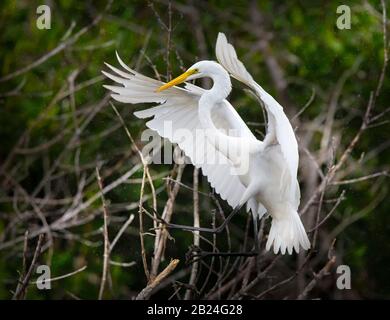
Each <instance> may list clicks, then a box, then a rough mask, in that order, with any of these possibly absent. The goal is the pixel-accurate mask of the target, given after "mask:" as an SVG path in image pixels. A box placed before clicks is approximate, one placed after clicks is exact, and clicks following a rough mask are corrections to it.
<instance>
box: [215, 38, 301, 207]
mask: <svg viewBox="0 0 390 320" xmlns="http://www.w3.org/2000/svg"><path fill="white" fill-rule="evenodd" d="M216 56H217V59H218V61H219V63H220V64H221V65H222V66H223V67H224V68H225V69H226V70H227V71H228V72H229V73H230V74H231V76H232V77H234V78H236V79H237V80H239V81H241V82H243V83H244V84H246V85H247V86H248V87H249V88H251V90H252V91H253V92H254V93H255V94H256V95H257V96H258V97H259V98H260V99H261V100H262V101H263V103H264V105H265V108H266V110H267V113H268V118H269V119H268V128H267V135H271V134H275V137H276V139H277V141H278V143H279V144H280V147H281V151H282V154H283V156H284V158H285V160H286V162H287V166H288V169H289V173H290V178H291V186H292V188H291V189H290V192H292V194H291V196H292V200H293V201H294V204H295V206H296V207H298V205H299V201H300V195H299V185H298V184H297V182H296V177H297V171H298V162H299V155H298V144H297V140H296V138H295V134H294V130H293V128H292V126H291V123H290V121H289V120H288V118H287V116H286V114H285V113H284V111H283V107H282V106H281V105H280V104H279V103H278V102H277V101H276V100H275V99H274V98H273V97H272V96H271V95H270V94H269V93H268V92H266V91H265V90H264V89H263V88H262V87H261V86H260V85H259V84H258V83H256V82H255V81H254V80H253V78H252V76H251V75H250V74H249V72H248V71H247V70H246V68H245V66H244V64H243V63H242V62H241V61H240V60H239V59H238V57H237V54H236V51H235V49H234V47H233V46H232V45H231V44H230V43H228V41H227V39H226V36H225V35H224V34H223V33H219V34H218V38H217V44H216ZM266 140H267V137H266V139H265V141H266Z"/></svg>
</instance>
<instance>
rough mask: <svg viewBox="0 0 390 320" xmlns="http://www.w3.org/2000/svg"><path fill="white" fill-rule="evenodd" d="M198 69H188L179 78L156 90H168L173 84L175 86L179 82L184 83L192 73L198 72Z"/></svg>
mask: <svg viewBox="0 0 390 320" xmlns="http://www.w3.org/2000/svg"><path fill="white" fill-rule="evenodd" d="M196 71H197V70H196V69H192V70H187V71H186V72H184V73H183V74H181V75H180V76H178V77H177V78H175V79H173V80H171V81H169V82H168V83H166V84H164V85H162V86H161V87H160V88H158V89H157V90H156V92H160V91H163V90H166V89H168V88H170V87H173V86H175V85H177V84H180V83H183V82H184V81H186V79H187V78H188V77H189V76H190V75H192V74H194V73H196Z"/></svg>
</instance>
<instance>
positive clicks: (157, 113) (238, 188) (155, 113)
mask: <svg viewBox="0 0 390 320" xmlns="http://www.w3.org/2000/svg"><path fill="white" fill-rule="evenodd" d="M117 58H118V60H119V63H120V64H121V66H122V67H123V68H124V69H126V72H124V71H122V70H119V69H117V68H115V67H113V66H111V65H109V64H106V65H107V66H108V67H109V68H110V69H111V70H112V71H113V72H114V73H115V74H111V73H108V72H104V71H103V74H104V75H106V76H107V77H108V78H110V79H111V80H113V81H115V82H116V83H118V84H120V85H121V86H108V85H105V87H106V88H107V89H109V90H111V91H112V92H113V94H112V97H113V98H114V99H115V100H117V101H120V102H124V103H134V104H135V103H158V105H156V106H154V107H152V108H148V109H145V110H142V111H137V112H134V114H135V116H137V117H138V118H142V119H143V118H150V117H153V119H152V120H150V121H148V122H147V123H146V125H147V126H148V127H149V128H150V129H152V130H154V131H157V132H158V133H159V135H160V136H162V137H164V138H167V139H169V140H170V141H171V142H172V143H177V144H178V145H179V147H180V148H181V149H182V150H183V151H184V153H185V154H186V155H187V156H188V157H189V158H190V159H191V162H192V163H193V164H194V165H195V166H196V167H198V168H201V169H202V172H203V174H204V175H205V176H207V179H208V181H209V182H210V184H211V186H212V187H214V188H215V190H216V192H217V193H219V194H220V196H221V198H222V199H224V200H226V201H227V202H228V203H229V205H230V206H232V207H233V208H234V207H236V206H237V205H238V203H239V200H240V198H241V196H242V194H243V193H244V191H245V187H244V185H243V184H242V183H241V181H240V179H239V178H238V176H237V175H235V174H234V167H233V165H232V163H231V162H230V160H228V159H227V158H226V157H225V156H224V155H223V154H222V153H221V152H219V151H218V150H216V149H215V147H214V146H213V145H212V144H211V143H210V142H209V141H208V139H206V138H205V137H204V136H202V135H200V137H199V136H198V139H199V140H197V141H196V146H195V143H194V141H193V140H191V139H184V140H182V139H180V137H181V136H180V135H177V133H179V132H180V130H182V129H187V130H190V132H191V134H192V137H195V135H196V133H195V132H196V129H201V128H202V127H201V123H200V120H199V117H198V101H199V98H200V96H201V94H202V93H203V92H204V89H202V88H200V87H197V86H195V85H192V84H189V83H187V84H186V85H185V88H184V89H183V88H179V87H176V86H174V87H171V88H169V89H167V90H164V91H163V92H156V89H157V88H159V87H160V86H162V85H163V84H164V83H163V82H161V81H158V80H155V79H151V78H149V77H146V76H143V75H141V74H140V73H138V72H136V71H134V70H132V69H130V68H129V67H128V66H127V65H126V64H125V63H124V62H123V61H122V60H121V59H120V57H119V56H118V55H117ZM224 103H225V104H226V106H224V107H222V108H218V109H219V110H218V111H217V112H216V113H215V114H214V115H213V117H214V119H213V121H214V122H215V125H216V126H217V127H218V128H224V129H226V130H227V129H229V128H235V129H239V130H240V132H241V133H242V135H244V136H245V135H252V133H251V132H250V130H249V129H248V128H247V127H246V125H245V123H244V122H243V120H242V119H241V118H240V117H239V116H238V114H237V113H236V111H235V110H234V108H233V107H232V106H231V105H230V104H229V103H228V102H227V101H226V102H224ZM164 124H169V126H170V128H172V129H171V130H166V128H165V127H164ZM252 136H253V135H252ZM202 146H204V147H203V148H202ZM199 153H203V155H202V154H199ZM202 156H203V159H207V158H208V157H210V156H211V157H213V156H215V157H218V159H220V161H218V162H215V161H214V162H213V161H202ZM248 209H249V208H248ZM259 210H262V209H259Z"/></svg>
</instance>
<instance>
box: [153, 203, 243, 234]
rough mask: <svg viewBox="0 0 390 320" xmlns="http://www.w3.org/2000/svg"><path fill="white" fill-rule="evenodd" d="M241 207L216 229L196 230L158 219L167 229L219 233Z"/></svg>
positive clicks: (195, 228)
mask: <svg viewBox="0 0 390 320" xmlns="http://www.w3.org/2000/svg"><path fill="white" fill-rule="evenodd" d="M241 207H242V205H241V206H237V207H236V208H234V210H233V211H232V212H231V213H230V214H229V215H228V217H227V218H226V219H225V221H224V222H222V224H221V225H220V226H218V227H217V228H202V227H200V228H197V227H192V226H184V225H180V224H174V223H167V222H165V221H164V220H163V219H159V220H160V222H161V223H163V224H164V225H165V227H166V228H169V229H181V230H186V231H200V232H211V233H220V232H222V231H223V230H224V229H225V227H226V225H227V224H228V223H229V221H230V220H231V219H232V218H233V217H234V216H235V215H236V214H237V213H238V212H239V211H240V209H241Z"/></svg>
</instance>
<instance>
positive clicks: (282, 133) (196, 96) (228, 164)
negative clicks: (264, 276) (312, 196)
mask: <svg viewBox="0 0 390 320" xmlns="http://www.w3.org/2000/svg"><path fill="white" fill-rule="evenodd" d="M216 56H217V59H218V61H219V63H217V62H215V61H199V62H197V63H195V64H194V65H193V66H191V67H190V68H189V69H187V71H186V72H184V73H183V74H182V75H180V76H179V77H177V78H175V79H173V80H172V81H170V82H168V83H165V84H164V83H163V82H161V81H158V80H154V79H151V78H149V77H146V76H144V75H142V74H140V73H138V72H136V71H134V70H132V69H130V68H129V67H128V66H127V65H126V64H125V63H124V62H123V61H122V60H121V59H120V58H119V55H118V54H117V58H118V61H119V63H120V65H121V66H122V67H123V68H124V69H125V70H126V71H127V72H125V71H122V70H119V69H117V68H115V67H113V66H111V65H109V64H106V65H107V66H108V67H109V68H110V69H111V70H112V71H113V72H115V74H116V75H113V74H110V73H107V72H104V71H103V73H104V74H105V75H106V76H107V77H108V78H110V79H112V80H113V81H115V82H117V83H119V84H121V85H122V86H109V85H106V86H105V87H106V88H107V89H109V90H111V91H112V92H113V94H112V98H114V99H115V100H117V101H120V102H123V103H132V104H136V103H158V105H157V106H155V107H153V108H149V109H146V110H143V111H138V112H135V113H134V114H135V116H137V117H138V118H142V119H143V118H149V117H153V119H152V120H150V121H149V122H147V123H146V125H147V126H148V127H149V128H151V129H153V130H155V131H157V132H158V134H159V135H160V136H161V137H164V138H168V139H169V140H170V141H171V142H172V143H177V144H178V145H179V147H180V148H181V149H182V150H183V151H184V153H185V154H186V155H187V156H188V157H189V158H190V159H191V161H192V163H193V164H194V165H195V166H196V167H198V168H201V169H202V173H203V175H205V176H206V177H207V179H208V181H209V182H210V184H211V186H212V187H214V188H215V191H216V192H217V193H218V194H220V196H221V198H222V199H224V200H226V201H227V202H228V203H229V205H230V206H231V207H233V208H234V211H233V212H237V211H238V210H239V209H240V208H241V207H242V206H243V205H244V204H246V205H247V210H248V211H249V210H250V211H252V214H253V216H254V217H258V218H260V217H262V216H263V214H264V213H265V212H268V214H269V215H270V216H271V217H272V225H271V229H270V233H269V235H268V240H267V244H266V249H267V250H270V248H271V246H272V245H273V251H274V253H275V254H277V253H278V252H279V250H280V252H281V253H282V254H285V253H286V251H287V252H288V253H289V254H292V252H293V249H295V251H296V252H297V253H298V252H299V249H300V246H301V247H302V248H303V249H305V250H307V249H309V248H310V242H309V239H308V237H307V234H306V232H305V228H304V226H303V224H302V222H301V219H300V217H299V214H298V212H297V210H298V206H299V202H300V190H299V184H298V180H297V171H298V162H299V155H298V144H297V140H296V138H295V134H294V130H293V129H292V126H291V124H290V122H289V120H288V118H287V116H286V115H285V113H284V111H283V108H282V106H281V105H280V104H279V103H278V102H277V101H276V100H275V99H274V98H273V97H272V96H271V95H270V94H268V93H267V92H266V91H265V90H264V89H263V88H262V87H261V86H260V85H259V84H257V83H256V82H255V81H254V80H253V78H252V76H251V75H250V74H249V73H248V71H247V70H246V68H245V67H244V65H243V63H242V62H241V61H240V60H239V59H238V58H237V54H236V52H235V50H234V48H233V46H232V45H231V44H229V43H228V42H227V39H226V36H225V35H224V34H223V33H219V35H218V39H217V43H216ZM229 74H230V75H231V76H232V77H234V78H235V79H237V80H238V81H241V82H242V83H244V84H245V85H247V86H248V87H249V88H250V89H251V90H252V91H253V92H254V93H255V94H256V95H257V97H258V98H259V99H260V100H261V101H262V102H263V104H264V107H265V109H266V111H267V118H268V123H267V133H266V136H265V138H264V140H263V141H260V140H258V139H257V138H256V137H255V136H254V135H253V134H252V132H251V131H250V129H249V128H248V126H247V125H246V124H245V122H244V121H243V120H242V119H241V117H240V116H239V115H238V113H237V112H236V110H235V109H234V108H233V107H232V105H231V104H230V103H229V102H228V101H227V100H226V98H227V97H228V95H229V93H230V92H231V88H232V86H231V81H230V76H229ZM201 77H209V78H211V79H212V80H213V86H212V87H211V88H210V89H209V90H206V89H203V88H200V87H198V86H195V85H193V84H190V83H186V84H185V86H184V88H180V87H177V86H176V85H178V84H180V83H183V82H185V81H190V80H193V79H197V78H201ZM167 122H169V123H170V124H171V126H172V131H171V132H167V130H164V128H165V127H164V125H165V124H166V123H167ZM182 129H187V130H190V132H192V133H194V135H195V131H196V130H204V129H207V131H206V132H207V134H206V135H205V136H204V137H203V138H201V141H199V139H198V140H197V142H196V144H195V142H194V140H189V139H187V140H184V141H182V140H180V139H178V138H176V137H175V132H177V131H179V130H182ZM229 129H235V130H236V132H238V134H235V135H229V134H227V133H226V130H229ZM202 139H203V140H202ZM200 145H202V148H203V147H204V148H205V150H204V151H202V152H205V156H206V157H207V156H208V155H210V154H217V155H218V156H219V157H220V158H223V159H225V160H226V161H225V162H224V163H220V162H218V163H210V161H199V160H198V157H196V153H197V148H198V147H199V148H200ZM243 146H244V147H245V148H243ZM243 161H248V170H245V171H244V172H239V171H240V170H238V167H239V166H240V164H242V162H243ZM241 171H242V170H241ZM229 217H230V216H229ZM228 220H230V219H226V221H228ZM189 229H190V230H194V228H192V229H191V228H189ZM201 229H202V228H201ZM203 229H205V228H203Z"/></svg>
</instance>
